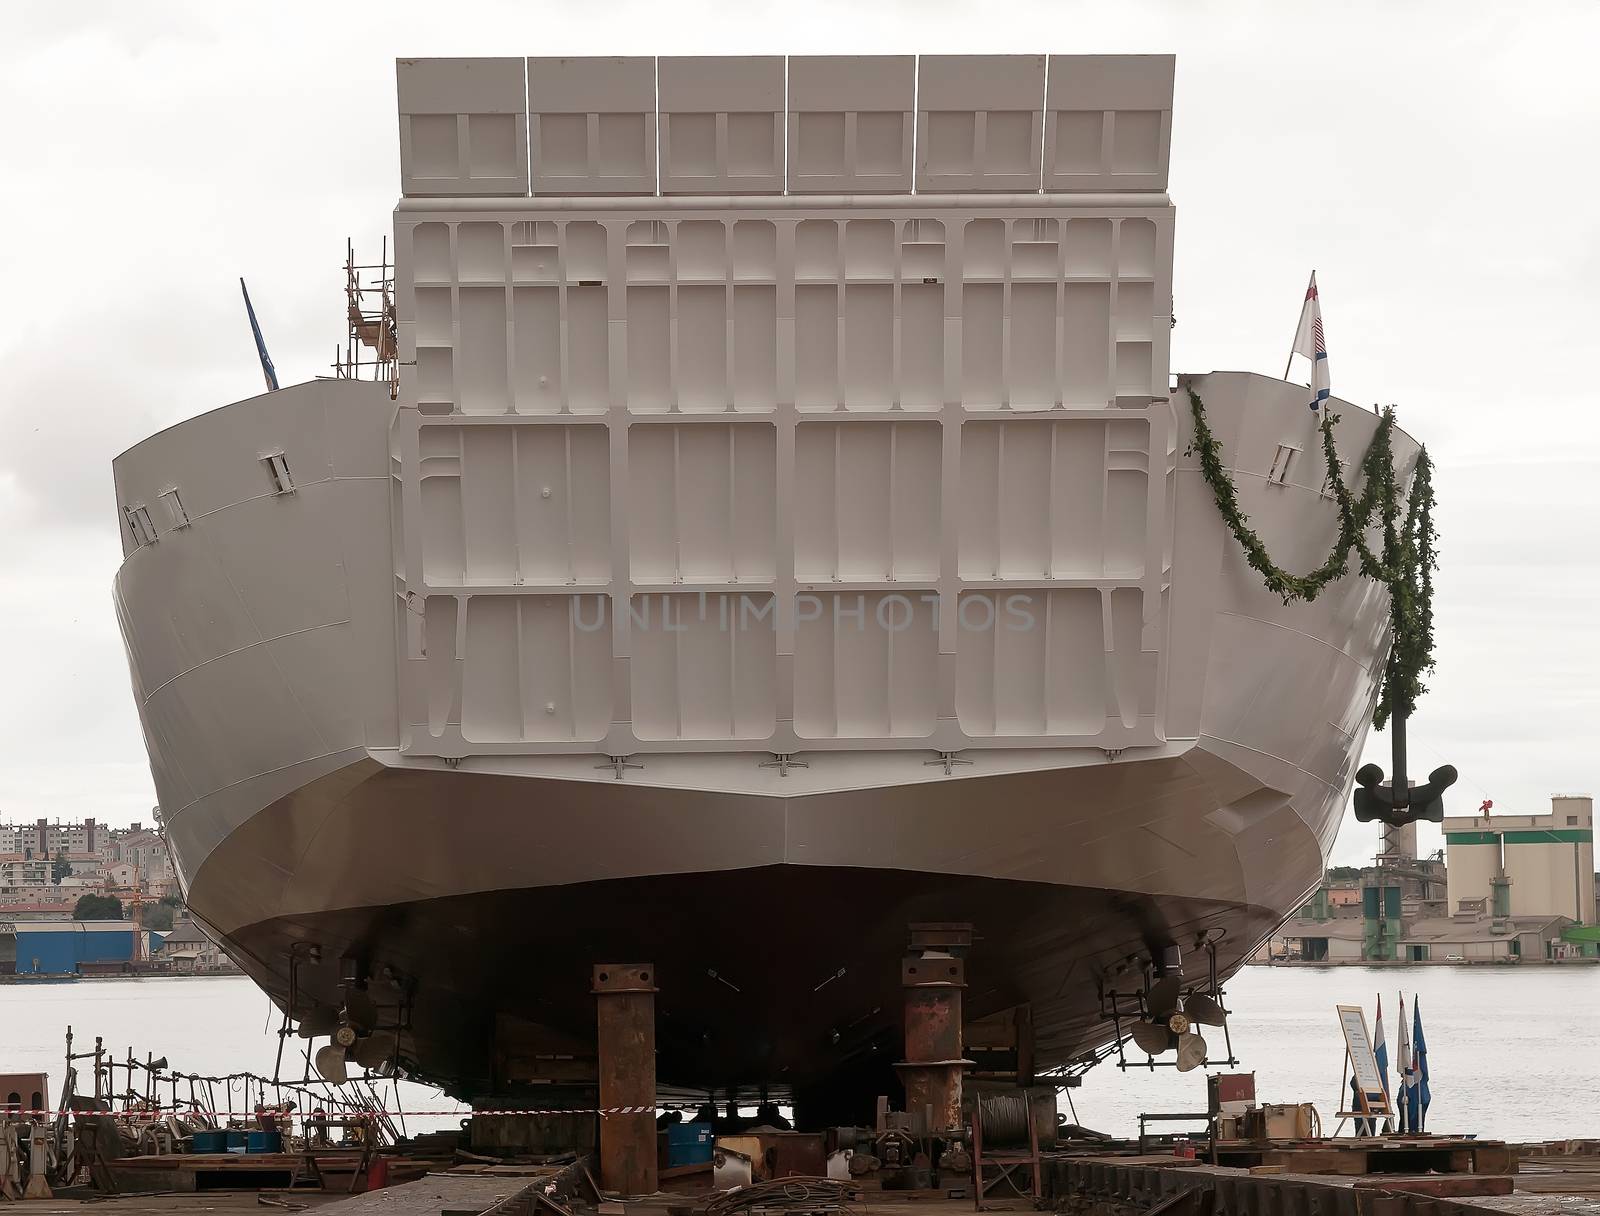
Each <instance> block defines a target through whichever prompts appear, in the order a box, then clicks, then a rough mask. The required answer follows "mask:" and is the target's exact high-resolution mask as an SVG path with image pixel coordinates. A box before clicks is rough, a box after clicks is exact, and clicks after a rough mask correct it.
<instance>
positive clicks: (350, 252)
mask: <svg viewBox="0 0 1600 1216" xmlns="http://www.w3.org/2000/svg"><path fill="white" fill-rule="evenodd" d="M344 295H345V310H346V316H347V318H348V320H349V332H348V333H347V334H346V335H345V341H344V347H343V349H340V348H339V347H335V348H334V351H333V370H334V374H335V375H336V376H337V377H338V378H339V379H341V380H378V381H387V382H388V385H389V399H390V400H391V401H392V400H395V399H397V398H398V397H399V395H400V357H399V346H398V343H397V342H396V340H395V307H394V263H393V262H391V261H390V260H389V238H388V237H387V236H385V237H384V238H383V254H382V257H381V258H380V259H379V260H378V261H377V262H375V263H371V264H358V263H357V262H356V250H355V242H354V241H351V240H346V241H345V253H344ZM368 352H371V353H370V354H369V353H368Z"/></svg>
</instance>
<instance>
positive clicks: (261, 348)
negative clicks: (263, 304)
mask: <svg viewBox="0 0 1600 1216" xmlns="http://www.w3.org/2000/svg"><path fill="white" fill-rule="evenodd" d="M239 290H240V291H242V292H244V310H245V312H246V313H247V314H249V317H250V332H251V333H252V334H254V335H255V339H256V354H257V355H259V356H260V357H261V374H262V375H263V376H265V377H266V380H267V392H269V393H275V392H277V391H278V369H277V368H275V367H273V366H272V356H271V355H269V354H267V344H266V341H265V340H264V339H263V338H262V337H261V326H259V325H257V324H256V310H255V307H254V306H253V305H252V304H251V303H250V290H249V288H247V287H246V286H245V285H244V280H243V279H240V280H239Z"/></svg>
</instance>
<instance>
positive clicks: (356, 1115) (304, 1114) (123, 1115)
mask: <svg viewBox="0 0 1600 1216" xmlns="http://www.w3.org/2000/svg"><path fill="white" fill-rule="evenodd" d="M657 1110H658V1108H657V1107H654V1106H607V1107H601V1108H598V1109H596V1108H587V1107H576V1108H575V1107H561V1108H559V1109H557V1108H534V1109H529V1110H467V1109H465V1108H462V1109H458V1110H401V1111H391V1110H355V1111H340V1110H324V1111H322V1112H321V1114H320V1116H319V1115H317V1114H314V1113H312V1112H308V1111H303V1110H294V1111H291V1112H289V1113H287V1114H285V1113H281V1112H278V1111H275V1110H271V1109H266V1110H212V1111H202V1110H192V1109H191V1110H99V1111H94V1110H82V1111H72V1112H71V1113H72V1114H76V1115H109V1116H110V1117H111V1118H113V1119H165V1118H167V1117H168V1116H169V1115H176V1116H179V1117H183V1116H188V1115H204V1116H206V1117H207V1118H212V1119H255V1118H259V1117H261V1116H263V1115H265V1116H269V1117H272V1118H278V1119H289V1118H294V1119H307V1118H317V1117H321V1118H327V1119H376V1118H378V1117H379V1116H387V1117H390V1118H395V1117H403V1118H407V1119H409V1118H413V1117H416V1116H421V1117H424V1118H429V1117H439V1116H445V1115H459V1116H460V1117H461V1118H463V1119H467V1118H471V1117H472V1116H473V1115H599V1116H601V1117H602V1118H604V1117H605V1116H607V1115H654V1114H656V1113H657ZM60 1113H61V1112H60V1111H55V1110H15V1109H13V1108H11V1107H9V1106H0V1116H3V1117H6V1118H14V1119H41V1118H42V1119H53V1118H55V1117H56V1116H57V1115H59V1114H60Z"/></svg>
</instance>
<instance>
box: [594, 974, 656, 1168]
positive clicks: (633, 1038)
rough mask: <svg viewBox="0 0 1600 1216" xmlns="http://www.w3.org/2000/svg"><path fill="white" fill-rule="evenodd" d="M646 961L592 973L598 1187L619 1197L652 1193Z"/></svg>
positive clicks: (652, 1011) (651, 1040) (652, 1004)
mask: <svg viewBox="0 0 1600 1216" xmlns="http://www.w3.org/2000/svg"><path fill="white" fill-rule="evenodd" d="M655 970H656V969H655V968H654V967H653V966H651V965H650V964H649V963H599V964H596V966H595V969H594V987H593V992H594V995H595V1009H596V1013H597V1015H598V1017H597V1021H598V1026H599V1036H598V1045H599V1056H600V1109H601V1110H602V1111H615V1110H616V1108H619V1107H621V1108H624V1109H625V1110H626V1111H627V1113H623V1114H617V1113H613V1114H601V1116H600V1184H601V1186H603V1187H604V1188H605V1189H606V1190H608V1191H612V1192H614V1193H620V1194H622V1195H653V1194H654V1193H655V1191H656V1000H655V994H656V988H655V985H654V984H653V983H652V982H651V981H652V979H653V978H654V976H655Z"/></svg>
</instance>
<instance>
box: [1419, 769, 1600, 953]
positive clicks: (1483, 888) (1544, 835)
mask: <svg viewBox="0 0 1600 1216" xmlns="http://www.w3.org/2000/svg"><path fill="white" fill-rule="evenodd" d="M1442 826H1443V828H1444V840H1445V850H1446V857H1447V863H1448V870H1449V879H1448V883H1449V900H1450V910H1451V912H1452V913H1454V912H1459V911H1461V910H1463V908H1464V907H1470V906H1473V905H1474V904H1476V903H1477V902H1478V901H1482V906H1483V907H1484V908H1485V909H1486V910H1487V911H1488V912H1489V914H1490V915H1491V916H1500V917H1505V916H1513V917H1548V916H1564V917H1568V918H1570V919H1571V920H1573V921H1576V922H1578V923H1580V924H1585V923H1592V922H1593V921H1594V917H1595V902H1594V892H1595V874H1594V799H1593V798H1591V797H1590V796H1588V795H1586V794H1557V795H1555V796H1554V797H1553V798H1551V800H1550V813H1549V814H1548V815H1489V814H1477V815H1470V816H1468V815H1461V816H1452V817H1449V818H1446V819H1445V821H1444V824H1443V825H1442Z"/></svg>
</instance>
